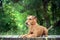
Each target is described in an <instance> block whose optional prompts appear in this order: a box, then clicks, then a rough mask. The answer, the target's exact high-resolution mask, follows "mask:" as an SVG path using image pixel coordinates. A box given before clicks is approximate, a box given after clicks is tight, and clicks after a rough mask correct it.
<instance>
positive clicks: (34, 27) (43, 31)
mask: <svg viewBox="0 0 60 40" xmlns="http://www.w3.org/2000/svg"><path fill="white" fill-rule="evenodd" d="M26 25H27V26H28V28H29V32H28V34H26V35H23V37H27V38H32V37H39V36H43V35H44V36H47V35H48V29H47V28H46V27H44V26H41V25H38V24H37V18H36V17H35V16H28V17H27V20H26Z"/></svg>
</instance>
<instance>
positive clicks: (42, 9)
mask: <svg viewBox="0 0 60 40" xmlns="http://www.w3.org/2000/svg"><path fill="white" fill-rule="evenodd" d="M28 15H35V16H36V17H37V19H38V24H40V25H43V26H45V27H47V28H49V27H50V26H53V27H52V28H51V29H50V30H49V35H60V0H1V1H0V35H22V34H26V33H27V32H28V27H27V26H26V25H25V21H26V17H27V16H28Z"/></svg>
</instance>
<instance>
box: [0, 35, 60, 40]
mask: <svg viewBox="0 0 60 40" xmlns="http://www.w3.org/2000/svg"><path fill="white" fill-rule="evenodd" d="M0 40H60V35H49V36H48V37H47V38H46V37H35V38H25V39H23V38H21V36H19V35H0Z"/></svg>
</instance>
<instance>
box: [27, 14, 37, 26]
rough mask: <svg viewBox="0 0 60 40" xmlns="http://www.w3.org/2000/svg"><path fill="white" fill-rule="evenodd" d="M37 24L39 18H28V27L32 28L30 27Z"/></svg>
mask: <svg viewBox="0 0 60 40" xmlns="http://www.w3.org/2000/svg"><path fill="white" fill-rule="evenodd" d="M36 23H37V18H36V17H35V16H32V15H30V16H28V17H27V20H26V25H28V26H30V25H35V24H36Z"/></svg>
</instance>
